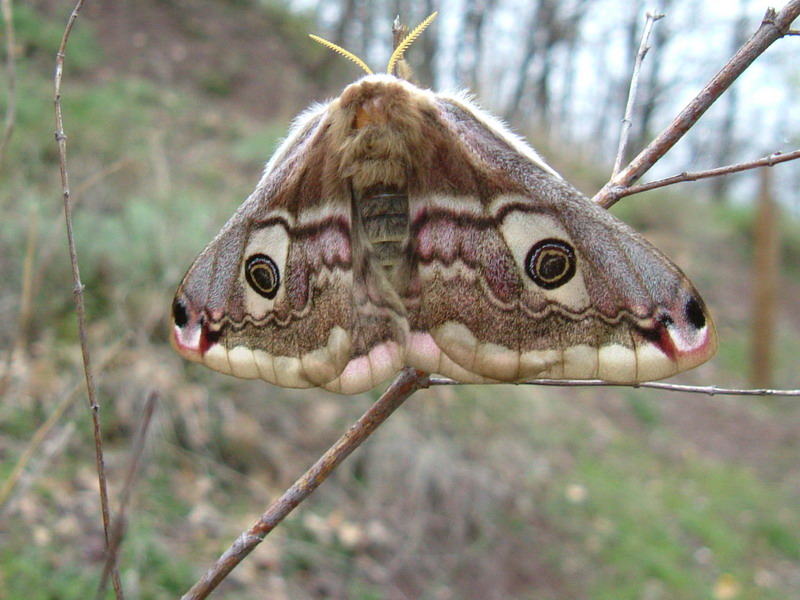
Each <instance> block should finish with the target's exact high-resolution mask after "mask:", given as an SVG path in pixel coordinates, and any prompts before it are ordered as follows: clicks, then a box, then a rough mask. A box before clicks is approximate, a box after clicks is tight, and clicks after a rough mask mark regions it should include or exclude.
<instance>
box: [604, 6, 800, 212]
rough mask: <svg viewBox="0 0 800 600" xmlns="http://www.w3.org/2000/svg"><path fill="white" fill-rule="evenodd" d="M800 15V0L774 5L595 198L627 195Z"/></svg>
mask: <svg viewBox="0 0 800 600" xmlns="http://www.w3.org/2000/svg"><path fill="white" fill-rule="evenodd" d="M798 16H800V0H790V1H789V2H788V3H787V4H786V6H784V7H783V9H781V11H780V12H776V11H775V9H773V8H770V9H768V10H767V12H766V14H765V15H764V19H763V20H762V21H761V26H760V27H759V28H758V31H756V33H755V34H754V35H753V36H752V37H751V38H750V39H749V40H748V41H747V42H745V44H744V45H743V46H742V47H741V48H739V50H738V51H737V52H736V54H734V56H733V58H731V59H730V60H729V61H728V63H727V64H726V65H725V66H724V67H723V68H722V70H721V71H720V72H719V73H717V74H716V75H715V76H714V77H713V78H712V79H711V81H709V82H708V84H707V85H706V86H705V87H704V88H703V89H702V91H701V92H700V93H699V94H698V95H697V96H696V97H695V98H694V99H693V100H692V101H691V102H690V103H689V104H688V105H687V106H686V108H684V109H683V110H682V111H681V113H680V114H679V115H678V116H677V117H675V119H674V120H673V121H672V123H670V125H669V126H668V127H667V128H666V129H664V131H662V132H661V133H660V134H658V136H657V137H656V139H654V140H653V141H652V142H650V144H649V145H648V146H647V147H646V148H645V149H644V150H642V152H641V153H639V155H638V156H637V157H636V158H635V159H633V161H632V162H631V163H630V164H629V165H628V166H627V167H626V168H625V169H624V170H623V171H622V172H620V173H619V174H617V175H616V176H614V177H612V179H611V181H609V182H608V183H607V184H606V185H604V186H603V188H602V189H601V190H600V191H599V192H597V194H595V195H594V197H593V198H592V201H594V202H596V203H597V204H599V205H600V206H602V207H603V208H609V207H610V206H612V205H613V204H614V203H615V202H616V201H617V200H619V199H620V198H621V197H622V196H623V192H624V190H625V189H626V188H629V187H630V186H632V185H633V184H634V183H636V182H637V181H638V180H639V178H640V177H641V176H642V175H644V174H645V173H646V172H647V171H648V170H649V169H650V167H652V166H653V165H654V164H655V163H656V162H657V161H658V160H659V159H660V158H661V157H662V156H664V154H666V153H667V151H668V150H669V149H670V148H672V146H674V145H675V143H676V142H677V141H678V140H679V139H681V138H682V137H683V136H684V135H685V134H686V132H687V131H689V129H691V128H692V126H693V125H694V124H695V123H696V122H697V120H698V119H699V118H700V117H701V116H703V114H704V113H705V112H706V111H707V110H708V109H709V107H711V105H712V104H713V103H714V102H715V101H716V100H717V98H719V97H720V96H721V95H722V94H723V92H724V91H725V90H727V89H728V88H729V87H730V86H731V84H732V83H733V82H734V81H735V80H736V78H737V77H739V75H741V74H742V73H743V72H744V71H745V70H746V69H747V68H748V67H749V66H750V65H751V64H752V63H753V61H754V60H755V59H756V58H758V57H759V56H760V55H761V54H763V53H764V51H765V50H766V49H767V48H769V47H770V46H771V45H772V44H773V42H775V41H776V40H779V39H780V38H782V37H783V36H785V35H787V34H788V33H789V32H790V31H791V29H790V28H791V25H792V23H793V22H794V21H795V20H796V19H797V17H798Z"/></svg>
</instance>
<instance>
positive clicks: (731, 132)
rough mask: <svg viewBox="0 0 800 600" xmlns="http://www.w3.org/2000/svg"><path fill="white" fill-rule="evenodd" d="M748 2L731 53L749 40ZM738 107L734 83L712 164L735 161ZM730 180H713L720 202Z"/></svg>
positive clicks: (744, 3)
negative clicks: (734, 150)
mask: <svg viewBox="0 0 800 600" xmlns="http://www.w3.org/2000/svg"><path fill="white" fill-rule="evenodd" d="M747 4H748V3H747V1H746V0H743V1H742V2H741V3H740V5H739V18H738V19H737V20H736V23H735V25H734V28H733V35H732V36H731V42H730V50H731V53H733V52H736V50H738V49H739V47H740V46H741V45H742V44H744V42H745V41H746V40H747V31H748V25H749V23H748V19H747ZM723 101H724V100H723ZM738 109H739V88H738V87H737V86H735V85H734V86H731V88H730V89H729V90H728V94H727V103H726V104H725V114H724V115H723V117H722V123H721V124H720V128H719V140H718V142H717V143H716V152H715V153H714V156H713V161H712V166H715V167H716V166H722V165H727V164H729V163H732V162H734V156H733V155H734V152H733V148H734V144H735V138H736V113H737V112H738ZM730 182H731V179H730V177H714V178H713V179H712V180H711V197H712V198H713V199H714V200H716V201H718V202H723V201H724V200H725V198H726V197H727V196H728V186H729V185H730Z"/></svg>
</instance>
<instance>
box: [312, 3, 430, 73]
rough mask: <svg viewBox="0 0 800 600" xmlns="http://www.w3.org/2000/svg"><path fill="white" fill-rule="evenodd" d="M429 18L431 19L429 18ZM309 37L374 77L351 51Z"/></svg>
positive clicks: (314, 37) (323, 40)
mask: <svg viewBox="0 0 800 600" xmlns="http://www.w3.org/2000/svg"><path fill="white" fill-rule="evenodd" d="M434 14H436V13H434ZM428 18H430V17H428ZM417 29H419V28H417ZM414 31H416V29H415V30H414ZM420 33H422V32H420ZM308 35H309V37H310V38H311V39H312V40H314V41H315V42H319V43H320V44H322V45H323V46H327V47H328V48H330V49H331V50H333V51H334V52H338V53H339V54H341V55H342V56H344V57H345V58H347V59H350V60H352V61H353V62H354V63H356V64H357V65H358V66H359V67H361V68H362V69H364V70H365V71H366V72H367V75H372V69H370V68H369V67H368V66H367V63H365V62H364V61H363V60H361V59H360V58H358V57H357V56H356V55H355V54H353V53H352V52H349V51H347V50H345V49H344V48H342V47H341V46H337V45H336V44H334V43H333V42H329V41H328V40H326V39H324V38H321V37H319V36H318V35H314V34H313V33H310V34H308ZM418 35H419V34H418ZM409 37H411V36H409ZM406 39H408V38H406ZM412 41H413V40H412Z"/></svg>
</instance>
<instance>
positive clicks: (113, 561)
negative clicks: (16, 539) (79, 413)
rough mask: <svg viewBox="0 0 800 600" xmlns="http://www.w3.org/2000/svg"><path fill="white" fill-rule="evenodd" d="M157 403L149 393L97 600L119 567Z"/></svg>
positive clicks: (112, 531) (155, 393) (156, 398)
mask: <svg viewBox="0 0 800 600" xmlns="http://www.w3.org/2000/svg"><path fill="white" fill-rule="evenodd" d="M157 402H158V392H155V391H151V392H148V394H147V399H146V400H145V405H144V414H143V415H142V422H141V424H140V426H139V431H138V432H137V434H136V439H135V440H134V442H133V454H132V455H131V461H130V463H129V465H128V474H127V475H126V477H125V484H124V485H123V486H122V493H121V494H120V502H119V511H118V512H117V518H116V521H115V522H114V526H113V528H112V530H111V544H110V548H109V550H108V552H107V553H106V564H105V566H104V567H103V575H102V577H101V578H100V584H99V585H98V586H97V594H95V598H96V600H101V599H102V598H103V597H104V596H105V592H106V585H107V584H108V576H109V574H110V573H111V571H112V570H113V569H114V568H116V565H117V557H118V555H119V549H120V547H121V545H122V537H123V535H124V533H125V525H126V521H125V510H126V509H127V507H128V504H129V502H130V499H131V493H132V492H133V483H134V482H135V481H136V479H137V478H138V476H139V467H140V465H141V462H142V453H143V452H144V445H145V441H146V439H147V432H148V431H149V429H150V423H152V421H153V412H154V411H155V408H156V403H157Z"/></svg>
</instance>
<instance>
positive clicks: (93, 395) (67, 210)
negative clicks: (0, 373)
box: [53, 0, 124, 600]
mask: <svg viewBox="0 0 800 600" xmlns="http://www.w3.org/2000/svg"><path fill="white" fill-rule="evenodd" d="M83 3H84V0H78V2H77V4H76V5H75V8H74V9H73V10H72V14H70V16H69V20H68V21H67V26H66V28H65V29H64V36H63V38H62V39H61V46H60V47H59V49H58V54H57V55H56V72H55V82H54V90H53V104H54V107H55V113H56V143H57V144H58V162H59V166H60V169H61V192H62V195H63V198H64V221H65V223H66V227H67V245H68V247H69V258H70V263H71V265H72V281H73V295H74V297H75V311H76V313H77V317H78V336H79V338H80V344H81V353H82V355H83V372H84V375H85V377H86V390H87V394H88V400H89V408H90V409H91V413H92V425H93V429H94V446H95V463H96V465H95V466H96V469H97V478H98V484H99V488H100V509H101V513H102V516H103V533H104V539H105V546H106V552H108V550H109V548H110V528H111V517H110V511H109V507H108V485H107V483H106V470H105V463H104V460H103V441H102V436H101V433H100V405H99V404H98V402H97V390H96V388H95V384H94V374H93V371H92V362H91V357H90V354H89V340H88V335H87V332H86V309H85V306H84V300H83V284H82V283H81V276H80V270H79V268H78V255H77V252H76V250H75V238H74V235H73V231H72V207H71V204H70V191H69V176H68V174H67V136H66V135H65V134H64V121H63V116H62V113H61V79H62V77H63V75H64V57H65V52H66V48H67V42H68V41H69V35H70V33H71V31H72V27H73V25H74V24H75V21H76V19H77V18H78V13H79V12H80V10H81V8H82V7H83ZM111 580H112V583H113V586H114V592H115V594H116V597H117V600H122V599H123V598H124V594H123V592H122V583H121V581H120V578H119V571H118V570H117V568H116V566H114V567H113V568H112V573H111Z"/></svg>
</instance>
